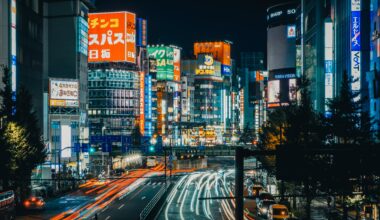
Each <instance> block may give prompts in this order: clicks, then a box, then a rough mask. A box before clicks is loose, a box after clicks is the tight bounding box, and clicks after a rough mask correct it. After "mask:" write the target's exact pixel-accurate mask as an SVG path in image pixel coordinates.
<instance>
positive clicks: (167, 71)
mask: <svg viewBox="0 0 380 220" xmlns="http://www.w3.org/2000/svg"><path fill="white" fill-rule="evenodd" d="M148 53H149V56H150V57H152V58H154V59H156V61H157V80H173V79H174V48H172V47H168V46H151V47H148Z"/></svg>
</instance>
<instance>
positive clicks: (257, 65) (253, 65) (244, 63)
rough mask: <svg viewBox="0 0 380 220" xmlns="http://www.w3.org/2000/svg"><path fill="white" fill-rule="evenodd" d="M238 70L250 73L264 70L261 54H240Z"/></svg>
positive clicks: (262, 55)
mask: <svg viewBox="0 0 380 220" xmlns="http://www.w3.org/2000/svg"><path fill="white" fill-rule="evenodd" d="M240 68H242V69H244V68H248V70H250V71H256V70H265V69H266V68H265V64H264V53H263V52H242V53H241V54H240Z"/></svg>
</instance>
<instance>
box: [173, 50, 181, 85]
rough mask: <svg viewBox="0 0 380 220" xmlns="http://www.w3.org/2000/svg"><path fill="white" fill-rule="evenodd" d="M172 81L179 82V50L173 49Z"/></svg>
mask: <svg viewBox="0 0 380 220" xmlns="http://www.w3.org/2000/svg"><path fill="white" fill-rule="evenodd" d="M173 66H174V79H173V80H174V81H177V82H179V81H181V50H180V49H178V48H174V49H173Z"/></svg>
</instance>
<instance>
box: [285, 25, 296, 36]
mask: <svg viewBox="0 0 380 220" xmlns="http://www.w3.org/2000/svg"><path fill="white" fill-rule="evenodd" d="M287 36H288V38H295V37H296V26H295V25H288V34H287Z"/></svg>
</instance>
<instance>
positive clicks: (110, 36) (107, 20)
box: [88, 12, 136, 63]
mask: <svg viewBox="0 0 380 220" xmlns="http://www.w3.org/2000/svg"><path fill="white" fill-rule="evenodd" d="M88 25H89V30H88V32H89V33H88V36H89V40H88V41H89V42H88V47H89V48H88V62H129V63H136V15H135V14H133V13H130V12H106V13H91V14H89V17H88Z"/></svg>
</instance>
